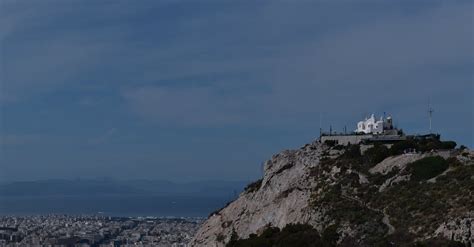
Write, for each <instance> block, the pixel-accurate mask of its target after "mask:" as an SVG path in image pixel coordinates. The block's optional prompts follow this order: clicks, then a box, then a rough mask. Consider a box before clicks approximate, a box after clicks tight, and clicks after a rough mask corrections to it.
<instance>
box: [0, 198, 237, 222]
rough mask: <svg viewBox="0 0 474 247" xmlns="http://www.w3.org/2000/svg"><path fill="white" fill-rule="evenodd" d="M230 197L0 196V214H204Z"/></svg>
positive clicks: (219, 206)
mask: <svg viewBox="0 0 474 247" xmlns="http://www.w3.org/2000/svg"><path fill="white" fill-rule="evenodd" d="M231 200H232V198H229V197H223V196H209V197H203V196H199V197H194V196H189V195H182V196H150V195H75V196H64V195H61V196H3V197H2V196H0V215H3V216H7V215H8V216H12V215H15V216H29V215H47V214H70V215H96V214H101V215H106V216H120V217H138V216H154V217H207V216H208V215H209V214H210V213H212V212H213V211H215V210H217V209H220V208H222V207H224V206H225V205H226V204H227V203H228V202H229V201H231Z"/></svg>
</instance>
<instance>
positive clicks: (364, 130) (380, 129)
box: [355, 114, 393, 134]
mask: <svg viewBox="0 0 474 247" xmlns="http://www.w3.org/2000/svg"><path fill="white" fill-rule="evenodd" d="M388 130H393V121H392V117H391V116H389V117H387V118H384V117H380V119H379V120H377V119H376V118H375V116H374V114H372V115H371V116H370V118H365V120H364V121H360V122H359V123H357V129H356V130H355V132H356V133H358V134H383V133H385V132H386V131H388Z"/></svg>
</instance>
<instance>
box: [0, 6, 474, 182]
mask: <svg viewBox="0 0 474 247" xmlns="http://www.w3.org/2000/svg"><path fill="white" fill-rule="evenodd" d="M473 10H474V4H473V2H472V1H424V0H415V1H383V0H381V1H375V0H362V1H349V0H340V1H339V0H336V1H327V0H314V1H310V0H296V1H288V0H276V1H225V0H224V1H217V0H202V1H178V0H176V1H171V0H162V1H148V0H143V1H132V0H129V1H121V0H114V1H109V0H101V1H97V0H81V1H76V0H66V1H65V0H42V1H34V0H0V181H13V180H39V179H53V178H54V179H57V178H66V179H76V178H94V177H109V178H117V179H165V180H172V181H197V180H253V179H256V178H258V177H260V176H261V174H262V163H263V162H264V161H265V160H267V159H269V158H271V156H272V155H273V154H275V153H278V152H280V151H281V150H284V149H293V148H299V147H301V146H303V145H304V144H305V143H309V142H312V141H314V140H315V139H316V138H317V137H318V136H319V128H320V124H321V126H322V128H323V129H325V130H329V127H330V126H331V127H332V128H333V130H336V131H342V130H343V128H344V127H345V126H347V128H348V129H349V130H352V129H355V126H356V123H357V121H359V120H362V119H363V118H364V117H365V116H367V115H369V114H372V113H375V114H376V115H377V116H380V115H382V114H383V113H384V112H386V113H387V114H390V115H392V116H393V118H394V122H395V124H396V125H397V126H398V127H400V128H402V129H403V130H404V131H405V132H407V133H410V134H414V133H427V132H428V128H429V118H428V109H429V105H430V104H431V106H432V107H433V109H434V113H433V131H435V132H438V133H440V134H441V135H442V139H445V140H454V141H456V142H457V143H459V144H464V145H466V146H469V147H473V146H474V134H473V126H474V116H473V114H474V113H473V112H474V111H473V108H474V101H473V98H474V97H473V96H474V89H473V87H474V86H473V84H474V74H473V71H474V70H473V69H474V66H473V65H474V59H473V58H474V46H473V44H474V34H473V30H474V28H473V25H474V24H473V23H474V20H473Z"/></svg>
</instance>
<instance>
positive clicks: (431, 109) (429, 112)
mask: <svg viewBox="0 0 474 247" xmlns="http://www.w3.org/2000/svg"><path fill="white" fill-rule="evenodd" d="M433 112H434V110H433V108H432V107H431V100H430V103H429V108H428V114H429V116H430V134H432V133H433V132H432V131H431V122H432V118H433Z"/></svg>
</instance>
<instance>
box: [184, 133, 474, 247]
mask: <svg viewBox="0 0 474 247" xmlns="http://www.w3.org/2000/svg"><path fill="white" fill-rule="evenodd" d="M455 146H456V144H455V143H454V144H453V142H441V141H439V140H423V141H419V140H418V141H416V140H408V141H404V142H401V143H396V144H394V145H375V146H374V145H350V146H340V145H334V143H320V142H319V141H315V142H314V143H311V144H307V145H305V146H304V147H302V148H300V149H298V150H286V151H283V152H281V153H279V154H276V155H274V156H273V157H272V158H271V159H270V160H268V161H267V162H266V163H265V166H264V169H265V173H264V176H263V178H262V179H261V180H258V181H256V182H254V183H251V184H249V185H248V186H247V188H246V189H245V191H244V192H242V193H241V194H240V196H239V197H238V198H237V199H236V200H235V201H233V202H230V203H229V204H228V205H227V206H226V207H224V208H223V209H220V210H218V211H216V212H215V213H213V214H211V215H210V216H209V218H208V219H207V220H206V221H205V222H204V224H203V225H202V227H201V228H200V230H199V231H198V232H197V234H196V235H195V237H194V239H193V241H192V243H191V245H192V246H226V245H227V246H267V245H268V244H270V245H273V244H272V243H275V242H272V241H277V242H278V241H282V242H283V241H287V242H288V239H291V238H293V240H292V243H293V244H295V246H296V240H298V241H299V243H300V246H321V245H319V243H322V245H323V246H412V245H414V244H421V245H422V246H424V245H427V246H437V245H439V246H445V245H447V244H454V246H456V244H459V246H464V244H466V245H468V244H470V245H473V244H474V222H473V220H474V197H473V196H474V195H473V193H474V152H472V151H470V150H468V149H466V148H464V147H463V148H458V149H455V148H454V147H455ZM407 150H411V152H409V153H407ZM414 150H415V151H414ZM471 222H472V223H471ZM280 229H283V230H281V232H280ZM299 231H300V232H299ZM281 236H283V237H281ZM285 238H286V239H287V240H283V239H285ZM275 239H280V240H275ZM305 239H310V240H309V241H311V243H310V244H308V243H305V242H304V241H305ZM318 241H319V242H318ZM290 242H291V241H290ZM255 243H259V244H255ZM278 246H285V245H278ZM288 246H292V245H288Z"/></svg>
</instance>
